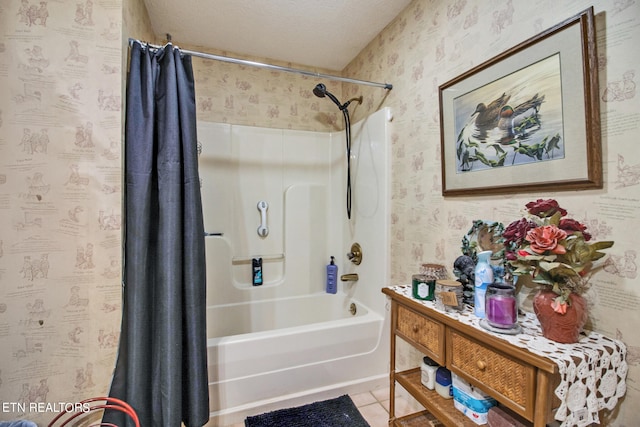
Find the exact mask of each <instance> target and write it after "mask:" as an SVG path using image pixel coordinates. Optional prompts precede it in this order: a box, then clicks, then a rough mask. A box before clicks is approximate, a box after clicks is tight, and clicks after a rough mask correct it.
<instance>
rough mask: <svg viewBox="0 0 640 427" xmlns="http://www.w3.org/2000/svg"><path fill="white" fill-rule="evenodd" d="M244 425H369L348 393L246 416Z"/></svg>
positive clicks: (316, 426) (367, 426)
mask: <svg viewBox="0 0 640 427" xmlns="http://www.w3.org/2000/svg"><path fill="white" fill-rule="evenodd" d="M244 425H245V427H369V424H367V422H366V421H365V420H364V418H362V415H360V412H358V408H356V405H354V404H353V401H352V400H351V398H350V397H349V396H348V395H346V394H345V395H344V396H340V397H336V398H335V399H329V400H324V401H322V402H314V403H310V404H308V405H304V406H299V407H297V408H288V409H280V410H277V411H273V412H267V413H265V414H261V415H256V416H253V417H247V419H246V420H244Z"/></svg>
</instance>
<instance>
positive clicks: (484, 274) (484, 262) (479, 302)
mask: <svg viewBox="0 0 640 427" xmlns="http://www.w3.org/2000/svg"><path fill="white" fill-rule="evenodd" d="M492 253H493V252H492V251H483V252H480V253H478V262H477V264H476V269H475V287H474V292H473V294H474V295H473V306H474V313H475V315H476V316H478V317H479V318H481V319H484V317H485V301H484V298H485V295H486V294H487V288H488V287H489V285H490V284H492V283H493V269H492V268H491V265H490V264H489V257H490V256H491V254H492Z"/></svg>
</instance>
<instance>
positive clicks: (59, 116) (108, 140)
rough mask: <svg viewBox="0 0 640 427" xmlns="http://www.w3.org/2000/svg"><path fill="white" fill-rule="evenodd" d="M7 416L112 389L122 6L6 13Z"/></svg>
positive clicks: (0, 193) (2, 181)
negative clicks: (109, 387)
mask: <svg viewBox="0 0 640 427" xmlns="http://www.w3.org/2000/svg"><path fill="white" fill-rule="evenodd" d="M0 28H2V33H1V34H0V93H2V96H1V97H0V153H1V154H0V158H1V159H2V160H1V164H2V166H1V171H0V215H1V216H2V221H1V222H0V348H1V349H2V350H0V361H1V362H0V401H2V402H3V403H5V404H15V405H22V406H14V407H13V408H9V409H10V410H8V411H6V410H4V409H6V408H3V410H2V411H0V420H7V419H11V418H15V417H25V418H28V419H33V420H35V421H39V422H44V421H47V420H49V419H50V418H51V413H50V412H52V411H55V410H58V409H59V407H55V405H54V406H49V407H47V406H44V407H43V406H38V404H41V403H52V402H70V403H73V402H77V401H78V400H80V399H81V398H83V397H88V396H93V395H97V394H103V393H105V392H106V390H107V389H108V385H109V381H110V376H111V371H112V368H113V363H114V358H115V354H116V350H117V344H118V339H119V328H120V309H121V297H120V295H121V292H120V276H121V238H120V232H121V224H122V216H121V201H120V200H121V197H122V183H121V162H122V158H121V109H122V96H121V80H122V71H123V70H122V59H121V58H122V47H121V40H122V2H121V1H120V0H108V1H92V0H78V1H70V0H64V1H36V0H4V1H3V2H2V3H1V4H0Z"/></svg>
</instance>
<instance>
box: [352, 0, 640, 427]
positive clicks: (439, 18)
mask: <svg viewBox="0 0 640 427" xmlns="http://www.w3.org/2000/svg"><path fill="white" fill-rule="evenodd" d="M591 5H593V6H594V10H595V13H596V31H597V49H598V58H599V64H598V68H599V77H600V91H599V93H600V109H601V121H602V144H603V147H602V148H603V150H602V151H603V162H604V178H605V185H604V189H602V190H597V191H583V192H557V193H553V192H547V193H534V194H528V195H527V194H510V195H504V196H483V195H481V194H478V196H474V197H458V198H451V197H449V198H443V197H442V195H441V169H440V125H439V99H438V87H439V85H441V84H443V83H445V82H447V81H449V80H450V79H452V78H454V77H456V76H458V75H460V74H462V73H463V72H465V71H467V70H469V69H471V68H473V67H474V66H476V65H478V64H481V63H482V62H484V61H486V60H488V59H490V58H492V57H494V56H495V55H497V54H499V53H500V52H503V51H505V50H507V49H509V48H511V47H512V46H515V45H517V44H518V43H520V42H522V41H524V40H526V39H527V38H529V37H532V36H534V35H536V34H538V33H539V32H541V31H543V30H544V29H546V28H548V27H551V26H553V25H556V24H557V23H559V22H561V21H563V20H564V19H566V18H569V17H571V16H573V15H575V14H576V13H578V12H581V11H582V10H584V9H586V8H588V7H590V6H591ZM639 40H640V4H639V2H638V1H637V0H616V1H613V2H610V1H578V0H573V1H564V2H557V1H548V0H543V1H537V2H519V1H514V0H508V1H504V2H494V1H489V0H478V1H468V0H455V1H441V0H432V1H421V0H416V1H414V2H412V3H411V5H410V6H409V7H408V8H407V9H406V10H405V11H404V12H403V13H402V14H401V15H400V16H398V18H397V19H396V20H395V21H394V22H392V23H391V24H390V25H389V26H388V27H387V28H386V29H385V30H384V31H383V32H382V33H381V34H379V35H378V37H376V39H375V40H373V41H372V42H371V43H370V44H369V46H368V47H367V48H366V49H364V50H363V51H362V52H361V53H360V54H359V55H358V57H357V58H355V59H354V61H352V62H351V64H349V66H348V67H347V68H346V69H345V70H343V71H344V72H345V75H347V76H349V77H352V76H355V77H358V78H361V79H365V80H373V81H388V82H390V83H392V84H393V85H394V88H393V90H392V93H390V94H388V95H387V94H385V93H384V91H381V90H379V89H374V88H369V87H364V86H363V87H351V86H347V85H345V89H344V90H345V93H349V94H351V93H355V92H357V93H362V94H364V97H365V103H364V105H363V107H365V108H363V109H361V110H359V111H358V113H357V115H356V117H355V119H354V120H358V119H360V118H362V117H363V116H365V115H367V114H369V113H370V112H371V111H374V110H376V109H377V108H378V106H379V105H385V106H390V107H391V109H392V110H393V113H394V121H393V129H394V130H393V136H392V144H393V146H392V150H393V156H392V157H393V166H392V214H391V219H390V220H391V236H392V243H391V244H392V248H391V253H392V260H391V266H392V278H391V279H392V283H394V284H398V283H409V282H410V277H411V274H412V273H415V272H416V271H417V270H418V267H419V265H420V264H421V263H422V262H438V263H442V264H445V265H447V266H449V268H450V271H451V265H452V264H453V260H455V258H456V257H457V256H458V255H460V243H461V239H462V237H463V236H464V235H465V234H466V232H467V231H468V230H469V228H470V227H471V223H472V221H473V220H475V219H485V220H497V221H501V222H503V223H505V224H508V223H509V222H510V221H511V220H513V219H517V218H518V216H519V215H520V214H521V213H522V212H521V211H522V208H523V207H524V204H525V203H527V202H528V201H530V200H535V199H536V198H556V199H557V200H558V201H559V202H560V204H561V205H562V206H563V207H565V208H566V209H567V210H568V211H569V213H570V214H571V215H572V216H574V217H576V218H579V219H581V220H583V221H584V222H586V223H587V224H588V225H589V228H590V230H592V231H593V232H594V236H595V239H597V240H615V242H616V243H615V246H614V247H613V248H611V249H610V250H608V251H607V252H608V253H609V254H610V255H611V256H610V261H609V263H608V264H607V266H606V268H605V269H604V271H600V272H599V273H598V274H597V275H596V276H595V277H594V279H593V280H592V286H591V289H590V290H589V292H588V294H587V295H588V301H589V305H590V310H591V316H590V321H591V326H592V327H593V328H594V329H595V330H598V331H599V332H602V333H604V334H605V335H608V336H611V337H617V338H621V339H622V340H623V341H624V342H625V343H626V345H627V347H628V361H629V367H630V369H629V374H628V381H627V387H628V390H627V397H626V400H625V401H624V402H623V403H622V404H621V406H620V412H619V413H617V414H615V415H613V416H612V417H613V419H608V420H606V423H605V424H609V425H619V426H623V425H633V424H635V423H637V421H635V420H636V419H637V414H638V412H637V409H636V408H637V404H638V402H639V401H640V386H639V385H638V383H639V382H640V336H639V335H638V334H637V333H636V332H635V330H634V328H635V325H638V323H639V321H640V314H639V313H640V311H638V306H639V304H640V288H639V287H638V285H639V278H638V274H637V269H638V265H637V260H636V258H637V253H638V250H637V248H636V244H637V240H636V239H635V233H634V232H633V231H632V232H630V230H636V229H637V228H638V227H640V153H638V150H635V149H634V146H635V144H636V139H637V138H636V135H637V133H638V129H639V127H640V112H639V111H640V96H638V94H637V93H636V84H637V83H636V82H637V80H636V77H635V74H636V72H637V71H638V70H639V69H640V56H638V55H630V54H629V52H631V51H634V49H635V47H634V46H635V44H637V43H638V41H639ZM404 356H405V357H410V356H411V355H410V354H405V355H404Z"/></svg>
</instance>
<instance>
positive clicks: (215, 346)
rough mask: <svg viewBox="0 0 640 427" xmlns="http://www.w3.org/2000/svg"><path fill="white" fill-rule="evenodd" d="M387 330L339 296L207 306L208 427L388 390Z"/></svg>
mask: <svg viewBox="0 0 640 427" xmlns="http://www.w3.org/2000/svg"><path fill="white" fill-rule="evenodd" d="M384 323H385V322H384V317H383V316H382V315H380V314H378V313H375V312H373V311H371V310H369V309H368V308H367V307H366V306H364V305H362V304H361V303H359V302H358V301H356V300H353V299H352V298H350V297H349V296H348V295H346V294H343V293H341V292H339V293H338V294H336V295H330V294H326V293H316V294H311V295H305V296H299V297H292V298H280V299H277V300H267V301H259V302H250V303H239V304H226V305H218V306H211V307H208V309H207V331H208V361H209V394H210V409H211V422H210V424H209V425H211V426H214V425H227V424H230V423H234V422H241V421H242V420H243V419H244V417H245V416H247V415H252V414H254V413H259V412H262V411H265V410H266V408H270V410H272V409H277V408H279V407H286V406H292V405H294V404H302V403H307V402H310V401H313V400H315V399H317V397H318V396H322V395H334V396H335V395H336V394H337V393H343V392H353V391H366V390H369V389H372V385H374V386H375V385H378V386H380V385H383V384H386V382H387V381H388V369H387V361H388V354H387V352H386V351H383V352H380V351H376V349H378V348H379V347H380V340H381V337H382V336H383V329H384Z"/></svg>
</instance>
